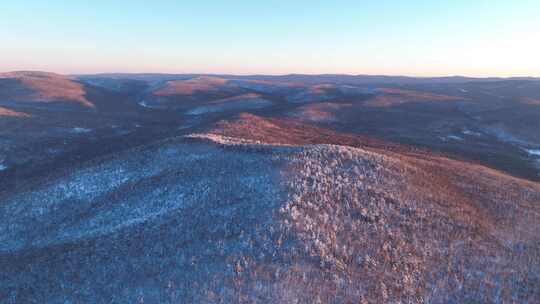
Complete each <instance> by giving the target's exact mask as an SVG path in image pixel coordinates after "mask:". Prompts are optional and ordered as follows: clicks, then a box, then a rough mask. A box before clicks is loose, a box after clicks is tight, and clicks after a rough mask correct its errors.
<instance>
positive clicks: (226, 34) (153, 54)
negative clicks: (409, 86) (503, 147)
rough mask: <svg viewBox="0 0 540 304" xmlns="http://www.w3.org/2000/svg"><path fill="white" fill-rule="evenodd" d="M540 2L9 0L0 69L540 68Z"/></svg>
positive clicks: (413, 72) (495, 71)
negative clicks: (539, 56)
mask: <svg viewBox="0 0 540 304" xmlns="http://www.w3.org/2000/svg"><path fill="white" fill-rule="evenodd" d="M538 11H540V2H539V1H537V0H521V1H510V0H501V1H484V0H479V1H466V0H457V1H444V3H441V2H433V1H430V2H426V1H419V0H418V1H385V2H384V3H372V2H362V1H349V0H341V1H339V0H338V1H331V2H330V1H306V0H299V1H294V2H292V3H291V1H283V0H281V1H280V0H274V1H265V2H264V3H262V2H257V3H254V1H234V2H233V1H224V0H218V1H198V2H195V1H189V2H188V1H186V2H183V3H179V2H178V1H169V0H167V1H160V2H159V4H158V3H151V4H150V3H148V2H147V1H124V0H122V1H114V2H112V1H104V0H98V1H91V2H84V3H83V2H82V1H69V2H67V1H59V0H52V1H38V0H29V1H24V3H23V2H15V1H9V2H6V3H3V4H2V10H0V36H1V37H2V47H1V48H0V72H6V71H14V70H44V71H50V72H57V73H63V74H75V73H102V72H162V73H227V74H290V73H308V74H323V73H336V74H385V75H410V76H445V75H463V76H540V60H538V58H537V55H538V54H540V31H538V29H539V28H540V18H537V14H538Z"/></svg>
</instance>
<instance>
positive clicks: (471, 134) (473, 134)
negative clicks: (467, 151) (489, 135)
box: [462, 129, 482, 136]
mask: <svg viewBox="0 0 540 304" xmlns="http://www.w3.org/2000/svg"><path fill="white" fill-rule="evenodd" d="M462 133H463V134H465V135H470V136H482V133H480V132H475V131H471V130H469V129H464V130H463V131H462Z"/></svg>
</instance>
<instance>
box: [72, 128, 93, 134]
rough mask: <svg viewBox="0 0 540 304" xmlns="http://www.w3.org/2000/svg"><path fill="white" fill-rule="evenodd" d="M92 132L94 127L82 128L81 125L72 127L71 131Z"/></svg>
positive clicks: (77, 132) (79, 132)
mask: <svg viewBox="0 0 540 304" xmlns="http://www.w3.org/2000/svg"><path fill="white" fill-rule="evenodd" d="M90 132H92V129H87V128H81V127H75V128H73V129H71V133H76V134H82V133H90Z"/></svg>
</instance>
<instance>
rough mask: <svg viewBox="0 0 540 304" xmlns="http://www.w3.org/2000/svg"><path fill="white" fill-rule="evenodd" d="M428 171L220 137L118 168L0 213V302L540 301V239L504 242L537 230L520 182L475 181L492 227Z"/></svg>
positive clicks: (147, 150)
mask: <svg viewBox="0 0 540 304" xmlns="http://www.w3.org/2000/svg"><path fill="white" fill-rule="evenodd" d="M423 162H425V160H422V161H418V163H415V162H413V161H410V160H407V158H404V157H399V156H396V155H392V154H388V155H386V154H383V153H380V152H376V151H370V150H365V149H359V148H351V147H344V146H335V145H306V146H292V145H267V144H263V143H261V142H254V141H248V140H244V139H238V138H232V137H223V136H220V135H215V134H194V135H191V136H188V137H185V138H176V139H170V140H167V141H162V142H158V143H155V144H152V145H151V146H145V147H141V148H136V149H132V150H130V151H126V152H122V153H120V154H117V155H115V156H114V157H111V158H106V159H102V160H100V161H99V162H97V163H89V164H87V165H85V166H83V167H80V168H75V169H74V170H73V171H72V172H71V173H70V174H69V175H67V176H64V177H59V178H57V179H55V180H47V181H45V182H43V183H42V184H41V185H38V186H35V187H33V188H31V189H28V190H27V191H25V192H21V193H18V194H14V195H12V196H7V197H2V198H1V199H2V201H3V204H2V205H1V206H0V217H1V218H3V219H5V220H3V221H1V222H0V255H1V256H3V257H5V256H9V257H10V260H11V262H10V263H7V264H5V265H3V267H2V272H3V275H2V276H0V296H1V297H3V298H5V299H10V301H11V302H14V303H17V302H20V303H22V302H33V301H34V300H36V299H40V301H43V302H58V301H60V302H76V301H81V302H118V301H121V302H149V303H157V302H160V303H162V302H178V301H187V302H190V303H215V302H223V303H253V302H259V303H260V302H263V303H313V302H315V303H316V302H324V303H348V302H351V303H357V302H358V303H362V302H368V303H377V302H378V303H380V302H399V301H401V302H415V301H418V300H419V299H421V300H422V301H423V302H434V303H439V302H440V303H448V302H464V301H469V300H471V301H477V302H502V300H500V299H502V298H500V297H501V295H504V297H507V298H508V299H510V298H512V299H515V300H516V301H518V302H523V301H525V300H530V301H529V302H531V301H532V300H535V299H537V297H536V295H535V292H536V291H535V290H536V289H535V288H534V284H532V285H531V284H526V283H523V284H521V283H520V282H525V280H527V278H533V280H534V279H535V278H537V277H538V273H540V268H539V267H537V265H534V264H531V263H529V264H526V263H524V262H523V261H524V260H526V259H527V258H528V257H535V256H536V257H537V256H538V254H539V252H538V250H537V248H535V247H534V246H530V247H528V245H526V244H528V243H527V242H529V241H530V239H529V238H530V237H531V235H533V234H529V232H528V231H525V230H523V231H520V233H519V238H514V235H513V234H512V233H513V232H514V230H509V232H507V230H505V229H507V228H504V227H505V226H503V225H504V223H506V222H507V220H508V218H522V219H527V220H528V221H529V222H528V223H523V225H521V224H518V225H514V226H512V227H511V228H508V229H522V228H521V227H529V228H528V229H532V230H535V229H536V228H539V227H537V226H538V225H537V224H538V221H535V220H537V219H538V216H537V215H535V214H536V213H529V214H528V218H525V217H523V211H522V206H524V205H523V204H525V203H523V202H524V201H527V200H533V199H540V194H539V193H538V192H537V190H534V188H528V187H529V186H525V185H522V184H520V183H516V182H514V183H513V185H514V186H513V187H515V188H514V189H513V190H512V191H514V192H515V193H518V194H515V195H514V194H513V193H514V192H511V193H512V195H514V196H513V197H512V198H510V197H506V196H504V195H510V193H505V194H504V195H503V194H497V193H496V191H494V189H492V186H491V184H487V182H488V181H489V182H492V180H493V178H494V177H495V176H496V175H493V176H492V175H489V174H488V173H482V172H483V171H482V170H478V169H476V171H474V172H475V173H474V174H476V175H477V176H475V177H474V178H476V179H478V182H479V183H481V184H482V186H483V187H485V188H486V189H487V190H486V193H488V194H486V195H488V196H489V197H488V198H486V197H481V198H476V199H474V200H473V201H475V202H476V201H483V200H486V199H487V200H488V201H484V202H485V203H486V206H489V207H487V209H489V208H493V207H491V206H497V207H501V209H504V210H505V211H506V212H505V213H504V214H499V215H497V218H496V221H495V220H494V221H493V222H489V223H488V224H486V225H487V226H483V225H484V221H490V220H491V218H492V215H491V213H489V212H491V211H490V210H491V209H490V210H486V211H485V212H486V213H488V214H487V215H485V216H484V217H482V218H480V217H477V215H476V214H475V213H474V212H476V211H475V209H474V206H471V205H469V204H471V202H469V201H467V200H465V201H463V202H462V201H461V200H459V198H456V195H458V194H460V195H461V193H463V192H466V191H468V190H467V189H466V188H459V187H470V183H468V182H466V180H465V178H466V177H467V176H472V174H471V172H472V171H471V172H464V173H463V174H464V177H461V178H459V179H457V180H459V181H462V182H463V183H464V186H461V185H459V184H451V186H448V185H446V184H441V185H440V187H439V186H438V184H437V183H438V182H439V181H438V179H437V178H438V177H437V175H436V174H437V173H438V172H440V170H432V169H425V168H423V167H422V166H423V165H421V164H423ZM430 174H434V175H432V176H431V175H430ZM483 174H487V175H483ZM420 176H421V177H422V179H418V177H420ZM449 178H450V177H449ZM425 180H428V181H429V183H428V184H426V183H424V181H425ZM502 182H504V183H505V184H508V182H507V181H502ZM484 183H485V184H484ZM437 187H439V188H437ZM454 187H458V188H459V190H456V191H455V190H454ZM454 191H455V192H454ZM482 193H483V192H482ZM501 195H502V196H501ZM525 196H527V197H526V198H525V199H524V197H525ZM450 197H452V199H453V201H452V202H453V203H452V204H449V201H448V199H449V198H450ZM456 205H457V206H456ZM453 208H455V209H453ZM523 208H525V207H523ZM530 208H537V207H534V206H529V205H527V207H526V208H525V209H527V210H533V209H530ZM534 223H536V224H534ZM531 225H532V226H531ZM486 227H491V228H490V229H492V232H487V233H486V232H485V230H484V229H485V228H486ZM523 229H525V228H523ZM494 238H496V240H494ZM28 257H32V258H28ZM481 261H490V262H489V263H488V264H486V263H482V262H481ZM521 265H526V267H521ZM510 270H512V271H510ZM500 273H506V276H504V277H501V276H500V275H498V274H500ZM80 278H84V280H81V279H80ZM448 278H452V279H451V280H449V279H448ZM495 278H499V281H498V283H497V285H493V284H491V282H493V279H495ZM515 284H519V285H520V286H521V287H520V289H516V288H515ZM516 290H517V291H516ZM508 294H509V296H506V295H508ZM504 299H506V298H504ZM8 303H9V301H8Z"/></svg>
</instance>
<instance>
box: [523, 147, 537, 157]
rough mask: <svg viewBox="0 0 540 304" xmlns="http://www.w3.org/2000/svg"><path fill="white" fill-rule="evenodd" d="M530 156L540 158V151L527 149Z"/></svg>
mask: <svg viewBox="0 0 540 304" xmlns="http://www.w3.org/2000/svg"><path fill="white" fill-rule="evenodd" d="M525 151H526V152H527V153H529V155H533V156H540V149H525Z"/></svg>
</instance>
